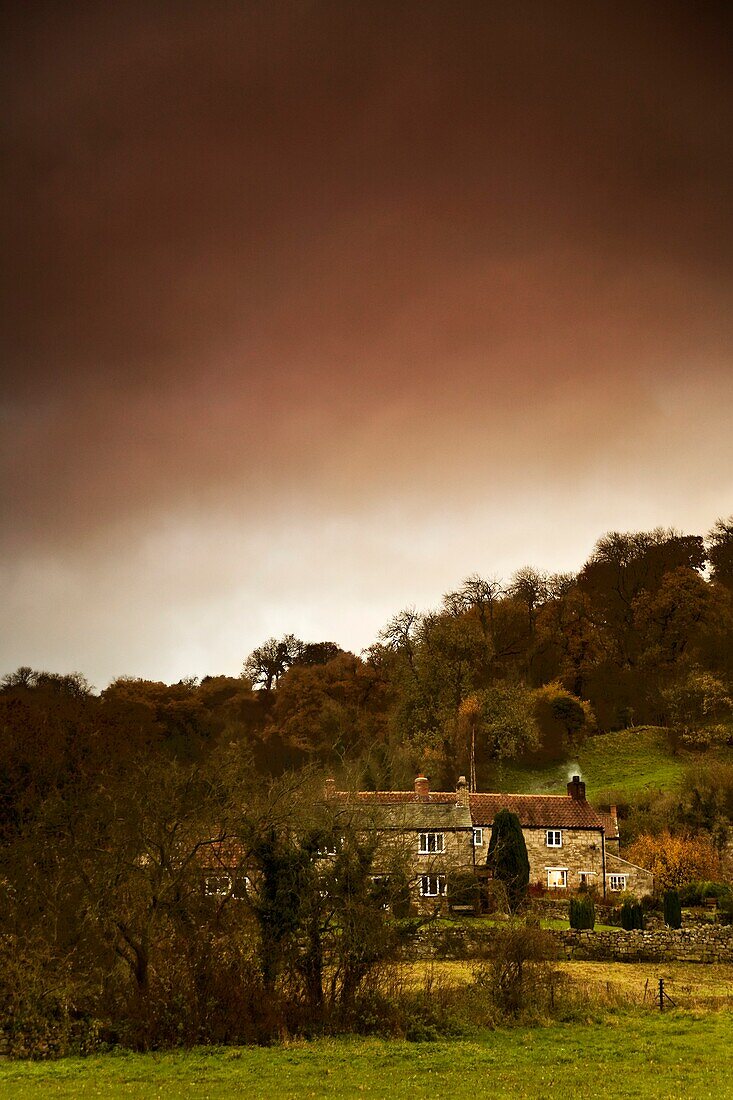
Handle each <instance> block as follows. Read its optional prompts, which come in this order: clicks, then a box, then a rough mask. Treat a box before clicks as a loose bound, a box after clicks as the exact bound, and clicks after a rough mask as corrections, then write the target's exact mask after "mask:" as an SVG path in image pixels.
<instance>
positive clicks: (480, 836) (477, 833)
mask: <svg viewBox="0 0 733 1100" xmlns="http://www.w3.org/2000/svg"><path fill="white" fill-rule="evenodd" d="M473 846H474V848H483V846H484V830H483V827H482V826H479V825H474V828H473Z"/></svg>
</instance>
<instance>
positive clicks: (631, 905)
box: [621, 901, 644, 932]
mask: <svg viewBox="0 0 733 1100" xmlns="http://www.w3.org/2000/svg"><path fill="white" fill-rule="evenodd" d="M621 927H622V928H623V929H624V930H625V931H626V932H633V931H634V929H635V928H638V929H640V930H642V931H643V929H644V910H643V909H642V907H641V906H640V905H639V904H638V902H635V901H625V902H624V903H623V905H622V906H621Z"/></svg>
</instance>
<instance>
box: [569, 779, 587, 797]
mask: <svg viewBox="0 0 733 1100" xmlns="http://www.w3.org/2000/svg"><path fill="white" fill-rule="evenodd" d="M568 794H569V795H570V797H571V798H574V799H575V801H576V802H585V783H584V782H583V780H582V779H581V778H580V776H579V775H574V776H573V778H572V780H571V781H570V783H568Z"/></svg>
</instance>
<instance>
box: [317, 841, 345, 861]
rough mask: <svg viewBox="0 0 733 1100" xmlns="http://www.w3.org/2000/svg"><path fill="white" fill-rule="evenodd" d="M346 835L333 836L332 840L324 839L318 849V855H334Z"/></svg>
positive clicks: (321, 856) (322, 857)
mask: <svg viewBox="0 0 733 1100" xmlns="http://www.w3.org/2000/svg"><path fill="white" fill-rule="evenodd" d="M345 840H346V837H344V836H342V837H334V838H333V839H332V840H324V842H323V844H322V846H321V847H320V848H319V849H318V856H319V857H320V858H321V859H324V858H325V857H326V856H335V855H336V852H337V851H338V849H339V848H342V847H343V845H344V841H345Z"/></svg>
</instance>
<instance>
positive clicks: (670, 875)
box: [627, 829, 721, 891]
mask: <svg viewBox="0 0 733 1100" xmlns="http://www.w3.org/2000/svg"><path fill="white" fill-rule="evenodd" d="M627 854H628V858H629V860H630V861H631V862H632V863H636V864H637V865H638V866H640V867H646V868H648V870H650V871H651V872H652V874H653V875H654V885H655V888H656V889H657V890H660V891H664V890H677V889H679V888H680V887H682V886H686V885H687V884H688V883H690V882H697V881H699V880H701V879H709V880H714V879H716V878H718V877H719V875H720V870H721V865H720V855H719V853H718V852H717V850H716V849H715V847H714V846H713V844H712V842H711V841H710V840H709V839H708V838H707V837H706V836H704V835H699V836H692V835H689V834H687V835H686V834H679V835H677V834H673V833H671V832H670V831H669V830H668V829H665V830H664V831H663V832H661V833H659V834H658V835H656V836H651V835H649V834H643V835H642V836H639V837H637V839H636V840H635V841H634V843H633V844H632V845H631V847H630V848H629V850H628V853H627Z"/></svg>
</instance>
